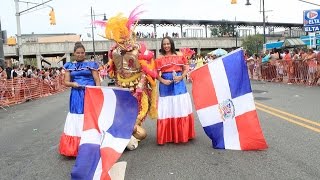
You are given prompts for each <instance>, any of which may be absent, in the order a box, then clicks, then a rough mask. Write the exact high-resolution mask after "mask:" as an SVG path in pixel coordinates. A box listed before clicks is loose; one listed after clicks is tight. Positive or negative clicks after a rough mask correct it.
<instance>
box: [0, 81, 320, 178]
mask: <svg viewBox="0 0 320 180" xmlns="http://www.w3.org/2000/svg"><path fill="white" fill-rule="evenodd" d="M252 89H253V92H254V96H255V100H256V102H257V103H259V106H258V105H257V108H258V113H259V118H260V123H261V126H262V129H263V132H264V135H265V138H266V140H267V142H268V145H269V148H268V149H267V150H265V151H231V150H216V149H213V148H212V147H211V142H210V140H209V139H208V138H207V136H206V135H205V134H204V132H203V130H202V127H201V125H200V123H199V121H198V119H197V116H196V114H195V116H196V133H197V135H196V138H195V139H194V140H192V141H191V142H189V143H187V144H178V145H177V144H166V145H164V146H158V145H157V144H156V136H155V132H156V131H155V130H156V129H155V127H156V121H152V120H147V121H146V122H145V123H144V126H145V128H146V129H147V131H148V137H147V139H145V140H144V141H142V142H141V143H140V145H139V148H138V149H137V150H134V151H125V152H124V153H123V155H122V157H121V159H120V161H127V163H128V164H127V170H126V176H125V177H126V179H127V180H131V179H132V180H137V179H143V180H149V179H165V180H171V179H206V180H207V179H208V180H211V179H304V180H305V179H320V171H319V169H320V166H319V163H320V150H319V149H320V141H319V138H320V126H318V125H317V124H316V123H314V124H312V125H310V122H309V123H308V124H309V126H312V127H313V128H315V129H316V130H317V129H318V130H319V132H318V131H316V130H312V129H310V128H306V127H307V126H303V125H301V123H303V124H307V122H306V121H301V120H297V117H302V118H304V119H307V120H310V121H313V122H317V123H320V114H319V110H320V105H319V102H320V96H319V92H320V88H319V87H311V88H308V87H304V86H294V85H286V84H276V83H267V84H266V83H263V82H257V81H253V82H252ZM68 100H69V91H66V92H64V93H61V94H57V95H53V96H50V97H46V98H42V99H38V100H32V101H29V102H27V103H24V104H20V105H16V106H13V107H10V108H9V109H8V111H4V110H0V179H1V180H2V179H3V180H11V179H14V180H20V179H24V180H29V179H30V180H34V179H36V180H38V179H39V180H44V179H50V180H57V179H59V180H60V179H61V180H63V179H70V171H71V168H72V166H73V164H74V161H75V159H73V158H65V157H63V156H60V155H59V154H58V152H57V146H58V143H59V137H60V134H61V132H62V130H63V126H64V122H65V117H66V114H67V110H68ZM262 105H263V106H264V105H265V106H266V107H272V108H274V109H278V110H281V111H282V112H283V111H284V112H287V113H290V114H291V115H292V114H293V115H295V116H294V117H290V118H287V120H285V119H283V118H281V117H283V116H284V115H282V116H281V117H279V116H277V114H280V113H279V112H277V111H275V110H272V111H271V110H270V109H269V110H268V111H269V112H272V113H273V114H270V113H268V112H266V111H262V110H261V109H266V107H265V108H263V107H262ZM290 114H289V115H290ZM288 119H289V120H291V122H290V121H288ZM292 121H294V122H300V125H299V124H297V123H292Z"/></svg>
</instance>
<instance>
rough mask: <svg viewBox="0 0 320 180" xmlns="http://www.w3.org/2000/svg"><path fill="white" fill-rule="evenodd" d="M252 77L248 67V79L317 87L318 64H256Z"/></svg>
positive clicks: (315, 62)
mask: <svg viewBox="0 0 320 180" xmlns="http://www.w3.org/2000/svg"><path fill="white" fill-rule="evenodd" d="M253 71H254V73H253V77H252V74H251V73H250V68H249V67H248V72H249V75H250V78H253V79H258V80H264V81H271V82H284V83H289V84H293V83H296V84H304V85H309V86H312V85H317V84H318V80H319V78H320V63H318V62H317V61H315V60H310V61H285V60H274V61H270V62H268V63H263V64H259V65H258V64H256V65H255V67H254V70H253Z"/></svg>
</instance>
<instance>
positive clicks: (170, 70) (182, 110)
mask: <svg viewBox="0 0 320 180" xmlns="http://www.w3.org/2000/svg"><path fill="white" fill-rule="evenodd" d="M160 54H161V55H160V56H159V57H158V58H157V59H156V66H157V70H158V72H159V76H158V80H159V81H160V83H159V95H160V97H159V100H158V120H157V143H158V144H159V145H163V144H165V143H168V142H173V143H186V142H188V141H189V140H190V139H193V138H194V137H195V130H194V116H193V112H192V104H191V98H190V95H189V93H188V91H187V88H186V84H185V82H184V78H185V77H186V75H187V72H188V69H189V67H188V60H187V59H186V58H185V57H184V56H183V55H182V53H181V52H176V50H175V45H174V42H173V39H172V38H170V37H168V36H166V37H164V38H163V39H162V41H161V49H160Z"/></svg>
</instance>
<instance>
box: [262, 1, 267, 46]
mask: <svg viewBox="0 0 320 180" xmlns="http://www.w3.org/2000/svg"><path fill="white" fill-rule="evenodd" d="M265 13H266V12H265V10H264V0H262V16H263V44H265V43H266V15H265Z"/></svg>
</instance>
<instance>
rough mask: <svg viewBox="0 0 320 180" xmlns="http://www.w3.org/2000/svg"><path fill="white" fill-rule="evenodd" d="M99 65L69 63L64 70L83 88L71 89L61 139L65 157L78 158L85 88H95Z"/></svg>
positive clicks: (61, 151) (61, 152)
mask: <svg viewBox="0 0 320 180" xmlns="http://www.w3.org/2000/svg"><path fill="white" fill-rule="evenodd" d="M98 68H99V65H98V64H97V63H96V62H92V61H83V62H67V63H66V64H65V65H64V69H65V70H66V71H69V72H70V81H71V82H77V83H78V84H79V85H80V86H82V88H71V94H70V103H69V113H68V115H67V118H66V123H65V126H64V131H63V133H62V135H61V138H60V145H59V152H60V154H62V155H65V156H77V154H78V146H79V143H80V137H81V133H82V129H83V121H84V117H83V107H84V95H85V88H84V86H95V85H96V84H95V81H94V78H93V76H92V72H91V71H92V70H98Z"/></svg>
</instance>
